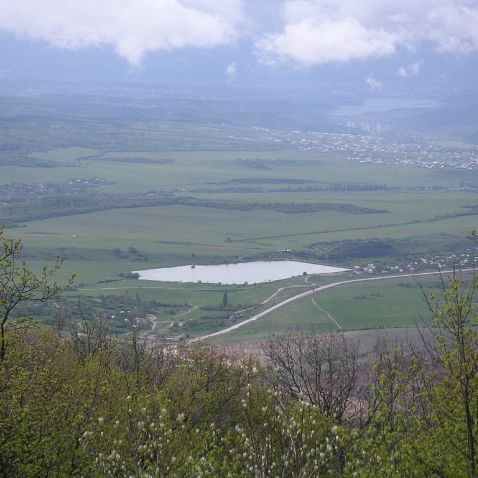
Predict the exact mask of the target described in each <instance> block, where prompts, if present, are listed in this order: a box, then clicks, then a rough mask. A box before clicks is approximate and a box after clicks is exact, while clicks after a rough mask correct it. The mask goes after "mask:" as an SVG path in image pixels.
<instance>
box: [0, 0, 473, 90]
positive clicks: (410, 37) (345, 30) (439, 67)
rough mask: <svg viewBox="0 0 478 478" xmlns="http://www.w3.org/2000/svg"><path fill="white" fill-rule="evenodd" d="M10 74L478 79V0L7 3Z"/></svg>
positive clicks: (187, 79) (373, 84)
mask: <svg viewBox="0 0 478 478" xmlns="http://www.w3.org/2000/svg"><path fill="white" fill-rule="evenodd" d="M0 12H1V14H0V75H1V76H3V77H5V76H23V77H36V78H47V79H68V80H74V79H79V80H113V79H114V80H120V81H121V80H143V81H154V82H159V83H180V84H188V83H199V84H224V85H228V84H237V85H246V84H251V82H252V83H257V84H285V85H287V84H297V82H298V81H300V80H307V81H321V80H323V81H340V80H343V81H345V80H353V81H360V82H362V83H363V84H364V85H365V86H366V87H367V88H369V89H370V90H371V91H380V90H381V89H382V88H384V87H386V85H387V83H389V82H394V83H397V82H403V83H406V82H413V81H418V80H423V79H427V80H428V79H435V80H438V79H441V80H443V79H446V80H448V81H450V82H453V81H456V80H457V79H459V78H461V79H463V78H471V79H474V78H476V79H478V0H400V2H397V1H396V0H0Z"/></svg>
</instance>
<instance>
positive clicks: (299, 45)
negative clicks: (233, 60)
mask: <svg viewBox="0 0 478 478" xmlns="http://www.w3.org/2000/svg"><path fill="white" fill-rule="evenodd" d="M257 47H258V48H259V49H260V50H262V51H263V52H264V53H266V54H269V55H271V56H272V55H278V56H279V57H281V58H282V59H287V58H293V59H294V60H296V61H298V62H300V63H304V64H309V65H312V64H314V63H326V62H330V61H348V60H352V59H364V58H368V57H380V56H384V55H388V54H390V53H393V52H394V51H395V40H394V36H393V35H391V34H389V33H387V32H385V31H384V30H382V29H369V30H368V29H366V28H364V27H363V25H361V24H360V23H359V22H358V21H357V20H355V19H354V18H352V17H345V18H342V19H339V20H334V21H332V20H329V19H321V20H320V21H317V20H315V19H310V18H305V19H302V20H301V21H298V22H295V23H290V24H287V25H286V26H285V28H284V31H283V32H282V33H281V34H279V35H268V36H266V37H264V38H263V39H262V40H260V41H259V42H258V43H257Z"/></svg>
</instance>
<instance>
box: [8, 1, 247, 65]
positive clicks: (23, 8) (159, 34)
mask: <svg viewBox="0 0 478 478" xmlns="http://www.w3.org/2000/svg"><path fill="white" fill-rule="evenodd" d="M0 11H1V14H0V30H4V31H9V32H13V33H14V34H16V35H17V36H19V37H24V38H30V39H38V40H44V41H47V42H50V43H52V44H53V45H55V46H58V47H61V48H82V47H88V46H100V45H112V46H113V47H114V48H115V50H116V52H117V53H118V54H119V55H121V56H122V57H124V58H126V59H127V60H128V61H129V62H130V63H131V64H133V65H139V64H140V63H141V60H142V58H143V56H144V55H145V53H147V52H150V51H154V50H172V49H177V48H184V47H214V46H218V45H222V44H227V43H230V42H231V41H233V40H234V39H235V38H236V37H237V36H238V27H239V25H240V24H241V22H242V20H243V5H242V1H241V0H81V1H79V0H0Z"/></svg>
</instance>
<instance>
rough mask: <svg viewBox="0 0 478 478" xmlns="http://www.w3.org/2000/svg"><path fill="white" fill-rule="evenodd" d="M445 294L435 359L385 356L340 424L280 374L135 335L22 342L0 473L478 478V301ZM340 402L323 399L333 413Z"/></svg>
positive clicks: (11, 345)
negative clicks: (151, 344)
mask: <svg viewBox="0 0 478 478" xmlns="http://www.w3.org/2000/svg"><path fill="white" fill-rule="evenodd" d="M448 286H449V287H448V288H447V289H446V290H445V291H444V304H442V305H439V306H438V305H437V306H436V308H435V318H436V325H437V327H436V329H435V330H436V335H437V337H436V338H437V340H436V343H435V345H434V346H433V348H432V349H431V350H430V351H429V353H427V354H425V353H421V352H420V353H419V352H417V351H411V352H407V353H405V351H404V350H403V349H401V348H399V347H397V348H395V349H390V348H387V347H381V348H379V349H378V352H377V356H376V360H375V363H374V364H373V365H372V366H371V370H370V371H371V375H370V382H369V383H368V385H369V387H368V394H365V395H362V396H361V397H360V400H361V401H362V402H363V403H362V406H361V408H360V410H361V412H360V414H359V415H357V414H356V413H354V414H348V412H347V411H345V413H344V414H340V417H338V416H337V409H330V408H327V407H325V406H324V405H323V403H322V402H321V401H320V400H317V403H314V399H313V398H310V397H312V395H310V397H309V398H307V399H306V398H305V395H302V394H301V393H300V392H298V393H291V392H290V390H291V389H290V388H289V389H288V388H287V386H284V384H285V385H290V377H291V375H290V374H289V375H287V374H285V373H284V370H281V369H280V366H279V367H275V368H274V369H273V368H271V367H270V368H261V367H260V366H258V365H257V364H256V363H254V362H253V361H252V360H249V361H243V360H242V361H238V360H237V359H233V358H232V357H229V356H227V355H223V354H220V353H219V352H218V351H217V350H214V349H209V348H184V349H174V350H173V349H170V350H166V351H165V350H151V349H148V348H146V347H144V345H143V344H141V342H140V341H138V337H137V335H136V334H134V333H133V334H132V335H131V336H130V337H129V339H128V340H126V341H124V342H122V343H118V342H116V341H114V340H112V339H107V338H106V335H105V330H104V329H103V328H101V327H99V328H97V329H92V332H91V334H92V335H90V336H89V337H87V336H86V335H85V334H77V335H75V336H72V337H70V338H65V337H61V336H60V335H59V334H58V333H57V332H56V331H54V330H53V329H48V328H38V329H18V330H16V331H15V332H14V333H12V334H11V335H10V336H9V342H8V348H7V354H6V356H5V359H4V361H3V362H2V364H1V366H0V387H1V388H0V391H1V394H0V401H1V404H0V440H1V446H0V470H1V473H2V475H3V476H27V477H28V476H31V477H38V476H92V477H94V476H98V477H99V476H114V477H130V476H135V477H166V476H168V477H169V476H173V477H197V476H211V477H223V476H224V477H276V476H279V477H317V476H321V477H335V476H343V477H355V476H358V477H369V476H381V477H382V476H383V477H474V476H477V468H476V459H477V452H476V447H477V434H478V427H477V424H478V338H477V332H476V328H475V325H476V322H474V321H475V317H476V314H475V310H474V305H473V297H472V292H467V291H465V290H463V288H462V284H461V282H460V280H459V279H458V278H453V279H451V280H450V283H449V284H448ZM434 304H435V303H434V302H431V304H430V305H431V306H432V307H433V306H434ZM95 334H96V335H95ZM282 340H284V339H282ZM294 340H298V339H297V337H294ZM303 340H306V339H303ZM86 341H87V342H88V346H87V347H86V346H84V343H83V344H82V342H86ZM333 343H334V341H330V340H328V341H327V344H328V347H329V349H330V347H332V345H333ZM336 343H337V344H339V348H337V349H336V350H340V351H342V352H343V351H344V348H343V347H344V344H343V342H342V340H341V339H340V340H338V341H336ZM311 344H312V345H311ZM313 344H319V346H320V347H322V345H323V344H322V343H321V341H317V340H314V341H312V342H308V343H307V344H306V343H305V342H301V343H299V344H298V345H299V346H300V347H302V350H304V351H305V352H306V353H307V354H311V353H312V352H311V351H312V350H313ZM321 344H322V345H321ZM274 350H275V353H278V351H279V350H281V349H280V348H275V349H274ZM315 352H317V351H315ZM351 352H353V351H351ZM332 356H333V354H332V355H330V354H329V355H327V357H329V358H330V357H332ZM352 356H353V354H352V353H351V355H350V357H352ZM297 357H299V359H300V360H303V357H302V358H300V355H297ZM314 357H315V355H314ZM321 357H322V355H321ZM327 360H329V359H327ZM284 363H286V364H287V363H288V362H287V361H285V362H284ZM303 363H304V364H305V362H303ZM320 363H321V365H320V367H321V369H320V370H321V372H322V373H324V372H327V365H326V364H324V363H323V362H320ZM337 373H338V370H337V369H336V368H334V374H337ZM325 375H327V373H325ZM349 376H350V375H349ZM284 377H285V378H287V380H288V381H287V382H285V383H284V382H282V383H281V381H282V380H283V379H284ZM306 378H307V379H310V377H309V376H307V377H306ZM335 382H336V381H335V380H334V383H335ZM310 383H311V382H310ZM310 383H309V385H310ZM327 384H329V381H327V380H325V381H322V382H320V386H321V387H322V388H320V390H323V388H324V387H328V385H327ZM355 389H356V390H358V387H355ZM288 390H289V392H288ZM334 390H335V389H333V388H332V389H328V390H327V392H328V395H327V397H328V398H329V399H331V400H332V399H333V398H334V393H335V392H334ZM343 397H344V396H343V395H340V397H339V399H340V400H343ZM348 400H350V403H351V404H352V403H354V402H356V401H357V400H359V398H358V395H357V394H355V396H354V394H351V395H350V397H349V398H348ZM356 409H357V408H356V407H355V408H353V410H356ZM349 410H351V408H349Z"/></svg>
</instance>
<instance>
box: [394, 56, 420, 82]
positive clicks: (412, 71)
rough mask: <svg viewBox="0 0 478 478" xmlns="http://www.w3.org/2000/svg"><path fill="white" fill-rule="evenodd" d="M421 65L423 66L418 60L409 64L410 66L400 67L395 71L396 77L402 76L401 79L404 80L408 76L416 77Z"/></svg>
mask: <svg viewBox="0 0 478 478" xmlns="http://www.w3.org/2000/svg"><path fill="white" fill-rule="evenodd" d="M422 65H423V61H422V60H419V61H417V62H415V63H412V64H410V65H406V66H401V67H400V68H399V69H398V70H397V75H399V76H402V77H403V78H406V77H408V76H414V75H418V73H420V70H421V68H422Z"/></svg>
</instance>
